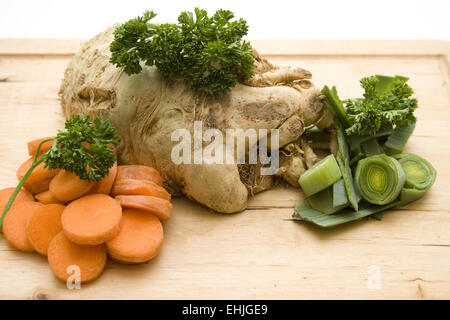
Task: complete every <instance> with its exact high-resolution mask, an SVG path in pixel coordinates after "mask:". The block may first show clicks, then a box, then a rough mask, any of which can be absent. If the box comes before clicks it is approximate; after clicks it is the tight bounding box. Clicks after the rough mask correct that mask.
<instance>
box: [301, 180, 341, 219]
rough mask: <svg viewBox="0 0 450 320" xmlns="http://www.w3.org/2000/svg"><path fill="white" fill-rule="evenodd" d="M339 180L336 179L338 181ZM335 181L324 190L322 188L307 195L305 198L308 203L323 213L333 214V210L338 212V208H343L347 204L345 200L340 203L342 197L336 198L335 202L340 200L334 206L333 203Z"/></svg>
mask: <svg viewBox="0 0 450 320" xmlns="http://www.w3.org/2000/svg"><path fill="white" fill-rule="evenodd" d="M341 180H342V179H341ZM341 180H338V182H339V181H341ZM338 182H336V183H338ZM336 183H334V184H333V185H332V186H329V187H328V188H326V189H325V190H322V191H320V192H318V193H315V194H313V195H311V196H309V197H308V198H307V199H308V202H309V205H310V206H311V207H312V208H313V209H316V210H318V211H320V212H322V213H325V214H333V213H335V212H338V211H339V210H342V209H344V208H345V207H346V206H347V204H348V202H347V201H345V202H343V203H342V199H336V201H337V202H341V203H340V204H339V205H336V206H335V205H334V186H335V185H336ZM338 188H339V187H338ZM342 188H343V189H342V190H343V191H344V196H345V189H344V185H342ZM338 192H339V191H338ZM345 197H346V196H345Z"/></svg>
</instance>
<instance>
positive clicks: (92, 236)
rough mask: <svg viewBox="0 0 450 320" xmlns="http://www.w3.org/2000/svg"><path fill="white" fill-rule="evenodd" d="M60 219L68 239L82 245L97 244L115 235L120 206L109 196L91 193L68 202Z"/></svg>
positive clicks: (120, 214) (118, 222)
mask: <svg viewBox="0 0 450 320" xmlns="http://www.w3.org/2000/svg"><path fill="white" fill-rule="evenodd" d="M61 221H62V227H63V231H64V234H65V235H66V236H67V238H69V240H71V241H72V242H75V243H77V244H82V245H97V244H101V243H103V242H105V241H108V240H110V239H112V238H113V237H115V236H116V235H117V233H118V232H119V230H120V225H121V221H122V208H121V206H120V204H119V202H117V201H116V200H114V199H113V198H111V197H110V196H107V195H104V194H91V195H87V196H84V197H81V198H79V199H77V200H74V201H72V202H71V203H70V204H68V205H67V207H66V208H65V209H64V211H63V214H62V217H61Z"/></svg>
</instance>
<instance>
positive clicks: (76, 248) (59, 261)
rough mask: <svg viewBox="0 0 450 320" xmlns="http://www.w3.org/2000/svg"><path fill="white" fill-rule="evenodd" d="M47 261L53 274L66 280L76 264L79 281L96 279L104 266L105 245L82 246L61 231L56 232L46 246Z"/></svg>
mask: <svg viewBox="0 0 450 320" xmlns="http://www.w3.org/2000/svg"><path fill="white" fill-rule="evenodd" d="M47 257H48V263H49V265H50V268H51V269H52V271H53V273H54V274H55V276H56V277H57V278H59V279H61V280H63V281H66V280H67V279H68V278H69V277H70V276H71V275H72V273H71V272H72V271H71V269H70V268H69V267H72V266H76V267H78V268H79V271H80V274H79V275H80V281H81V282H87V281H92V280H94V279H96V278H97V277H98V276H99V275H100V274H101V273H102V272H103V269H104V268H105V263H106V249H105V245H97V246H83V245H79V244H76V243H73V242H71V241H70V240H69V239H67V237H66V236H65V235H64V233H63V232H60V233H58V234H57V235H56V236H55V237H54V238H53V239H52V241H50V244H49V246H48V251H47Z"/></svg>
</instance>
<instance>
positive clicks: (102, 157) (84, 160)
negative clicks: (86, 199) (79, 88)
mask: <svg viewBox="0 0 450 320" xmlns="http://www.w3.org/2000/svg"><path fill="white" fill-rule="evenodd" d="M65 128H66V130H64V131H61V130H59V131H58V134H57V135H56V137H55V138H54V139H47V140H44V141H42V142H41V143H40V144H39V146H38V149H37V151H36V154H35V155H34V157H33V162H32V164H31V166H30V168H29V169H28V171H27V172H26V173H25V174H24V176H23V178H22V179H21V180H20V181H19V184H18V185H17V187H16V189H15V190H14V192H13V193H12V195H11V197H10V198H9V200H8V202H7V204H6V206H5V209H4V210H3V213H2V216H1V218H0V228H1V226H2V224H3V219H4V217H5V214H6V213H7V212H8V210H9V209H10V207H11V205H12V203H13V202H14V199H15V198H16V196H17V194H18V193H19V191H20V189H21V188H22V186H23V184H24V183H25V181H26V180H27V179H28V177H29V176H30V174H31V172H32V171H33V170H34V169H35V168H36V167H37V166H38V165H39V164H41V163H42V162H45V167H46V168H48V169H64V170H66V171H69V172H73V173H75V174H76V175H77V176H78V177H80V178H81V179H83V180H96V181H98V180H101V179H102V178H103V177H105V176H106V175H107V174H108V172H109V169H110V168H111V167H112V166H113V165H114V162H115V161H116V156H115V153H114V150H113V148H112V146H113V145H118V144H119V142H120V138H119V136H118V134H117V132H116V130H115V129H114V127H113V126H112V125H111V124H110V122H109V120H106V119H101V118H97V119H95V122H94V123H93V122H92V121H91V119H90V118H89V116H85V117H84V118H82V117H80V116H78V115H77V116H73V117H72V118H70V119H69V120H67V121H66V123H65ZM51 140H53V145H52V147H51V148H50V149H49V150H47V151H46V152H44V153H43V154H42V155H40V156H39V157H38V154H39V150H40V149H41V146H42V144H44V143H45V142H47V141H51Z"/></svg>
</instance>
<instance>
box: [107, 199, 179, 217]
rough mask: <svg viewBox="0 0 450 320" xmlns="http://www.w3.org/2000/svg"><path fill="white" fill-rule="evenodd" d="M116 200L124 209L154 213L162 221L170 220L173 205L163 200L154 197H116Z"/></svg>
mask: <svg viewBox="0 0 450 320" xmlns="http://www.w3.org/2000/svg"><path fill="white" fill-rule="evenodd" d="M116 200H117V201H119V203H120V205H121V206H122V207H124V208H134V209H139V210H144V211H147V212H150V213H153V214H154V215H155V216H156V217H157V218H158V219H160V220H169V218H170V215H171V214H172V204H171V203H170V202H169V201H167V200H165V199H161V198H157V197H152V196H130V195H124V196H122V195H120V196H116Z"/></svg>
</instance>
